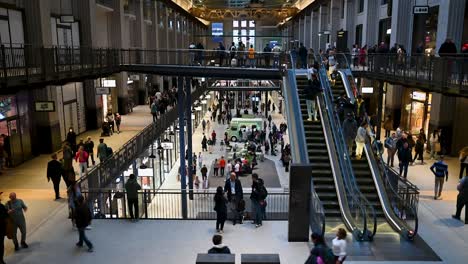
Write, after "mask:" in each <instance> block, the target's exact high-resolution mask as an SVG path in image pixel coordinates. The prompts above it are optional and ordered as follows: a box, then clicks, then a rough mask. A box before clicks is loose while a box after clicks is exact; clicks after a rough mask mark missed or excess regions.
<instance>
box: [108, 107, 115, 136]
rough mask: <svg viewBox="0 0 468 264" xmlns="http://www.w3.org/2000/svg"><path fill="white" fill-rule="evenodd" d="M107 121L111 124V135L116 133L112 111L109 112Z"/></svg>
mask: <svg viewBox="0 0 468 264" xmlns="http://www.w3.org/2000/svg"><path fill="white" fill-rule="evenodd" d="M107 122H109V125H110V132H111V135H112V134H114V133H115V119H114V114H112V112H110V111H109V112H108V113H107Z"/></svg>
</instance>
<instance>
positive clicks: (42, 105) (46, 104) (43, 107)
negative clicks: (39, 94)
mask: <svg viewBox="0 0 468 264" xmlns="http://www.w3.org/2000/svg"><path fill="white" fill-rule="evenodd" d="M34 110H35V111H36V112H55V102H54V101H37V102H34Z"/></svg>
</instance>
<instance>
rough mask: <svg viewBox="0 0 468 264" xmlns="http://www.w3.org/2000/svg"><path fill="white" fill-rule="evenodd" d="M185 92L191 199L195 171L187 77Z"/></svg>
mask: <svg viewBox="0 0 468 264" xmlns="http://www.w3.org/2000/svg"><path fill="white" fill-rule="evenodd" d="M185 93H186V97H185V98H186V99H185V102H186V105H185V110H186V111H187V112H186V114H185V118H186V119H187V153H188V157H187V161H188V165H187V166H188V172H189V173H188V185H189V199H190V200H193V173H192V169H193V167H192V157H193V155H192V132H193V131H192V80H191V79H190V78H185Z"/></svg>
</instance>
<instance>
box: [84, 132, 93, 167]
mask: <svg viewBox="0 0 468 264" xmlns="http://www.w3.org/2000/svg"><path fill="white" fill-rule="evenodd" d="M84 149H85V151H86V152H87V153H88V157H91V162H92V164H93V166H94V165H96V162H95V161H94V142H93V141H92V140H91V137H88V138H87V139H86V142H85V143H84ZM86 164H87V166H88V167H89V158H88V160H87V161H86Z"/></svg>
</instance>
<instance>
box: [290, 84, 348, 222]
mask: <svg viewBox="0 0 468 264" xmlns="http://www.w3.org/2000/svg"><path fill="white" fill-rule="evenodd" d="M296 82H297V92H298V94H299V98H300V106H301V114H302V119H303V120H307V119H308V115H307V105H306V100H305V94H304V93H305V87H306V86H307V85H308V80H307V76H306V75H298V76H296ZM319 119H320V117H319ZM304 132H305V139H306V144H307V152H308V155H309V162H310V164H311V165H312V168H313V169H312V175H313V177H312V181H313V184H314V186H315V191H316V192H317V194H318V196H319V197H320V201H322V204H323V207H324V209H325V217H326V218H327V219H330V220H331V221H337V220H341V212H340V205H339V203H338V197H337V195H336V191H335V182H334V179H333V172H332V169H331V164H330V159H329V157H328V151H327V147H326V143H325V135H324V132H323V127H322V122H321V121H306V122H304Z"/></svg>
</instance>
